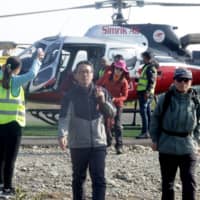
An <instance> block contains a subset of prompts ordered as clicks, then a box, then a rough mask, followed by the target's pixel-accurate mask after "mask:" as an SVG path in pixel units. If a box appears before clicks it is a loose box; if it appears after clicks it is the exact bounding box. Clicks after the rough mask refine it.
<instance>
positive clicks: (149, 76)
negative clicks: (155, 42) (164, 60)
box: [136, 51, 157, 139]
mask: <svg viewBox="0 0 200 200" xmlns="http://www.w3.org/2000/svg"><path fill="white" fill-rule="evenodd" d="M142 59H143V62H144V66H143V68H142V72H141V75H140V77H139V80H138V84H137V95H138V100H139V106H140V115H141V120H142V130H141V133H140V134H139V135H138V136H136V139H143V138H148V137H149V125H150V119H151V102H152V99H153V96H154V90H155V86H156V78H157V69H156V68H157V65H156V63H155V62H153V61H152V56H151V53H150V52H147V51H146V52H143V53H142Z"/></svg>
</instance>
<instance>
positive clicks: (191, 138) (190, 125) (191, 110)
mask: <svg viewBox="0 0 200 200" xmlns="http://www.w3.org/2000/svg"><path fill="white" fill-rule="evenodd" d="M171 90H172V91H173V95H172V97H171V100H170V104H169V106H168V108H167V110H166V112H165V114H164V116H163V117H162V119H161V113H162V109H163V103H164V98H165V95H162V96H161V97H160V99H159V101H158V104H157V106H156V108H155V110H154V112H153V115H152V118H151V124H150V135H151V138H152V141H153V143H156V144H157V148H158V151H159V152H160V153H166V154H175V155H185V154H190V153H195V152H196V150H197V148H198V144H199V143H200V121H199V119H200V105H199V104H195V103H194V101H193V100H192V96H193V90H190V91H189V92H188V93H186V94H181V93H178V92H177V91H176V89H175V87H174V86H173V87H172V88H171ZM161 120H162V123H161ZM160 124H162V127H161V126H160ZM163 129H164V130H167V131H170V132H172V133H173V132H175V133H178V134H181V133H185V132H188V133H190V134H189V135H188V136H186V137H180V136H173V135H169V134H167V133H166V132H165V131H164V130H163Z"/></svg>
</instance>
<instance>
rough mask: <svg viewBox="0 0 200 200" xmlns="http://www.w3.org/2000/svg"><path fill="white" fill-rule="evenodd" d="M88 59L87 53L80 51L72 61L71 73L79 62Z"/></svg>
mask: <svg viewBox="0 0 200 200" xmlns="http://www.w3.org/2000/svg"><path fill="white" fill-rule="evenodd" d="M87 59H88V54H87V51H85V50H80V51H78V52H77V54H76V57H75V59H74V63H73V66H72V71H74V70H75V68H76V65H77V64H78V63H79V62H80V61H81V60H87Z"/></svg>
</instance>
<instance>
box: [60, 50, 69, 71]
mask: <svg viewBox="0 0 200 200" xmlns="http://www.w3.org/2000/svg"><path fill="white" fill-rule="evenodd" d="M70 56H71V54H70V52H69V51H65V50H62V53H61V59H60V72H63V71H64V70H65V69H66V67H67V65H68V63H69V59H70Z"/></svg>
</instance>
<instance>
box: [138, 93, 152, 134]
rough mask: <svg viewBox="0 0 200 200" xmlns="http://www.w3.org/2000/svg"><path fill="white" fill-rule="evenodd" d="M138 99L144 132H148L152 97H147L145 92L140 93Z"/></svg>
mask: <svg viewBox="0 0 200 200" xmlns="http://www.w3.org/2000/svg"><path fill="white" fill-rule="evenodd" d="M138 100H139V106H140V115H141V119H142V133H147V132H148V131H149V126H150V120H151V102H152V97H149V98H147V99H146V98H145V95H144V93H139V94H138Z"/></svg>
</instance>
